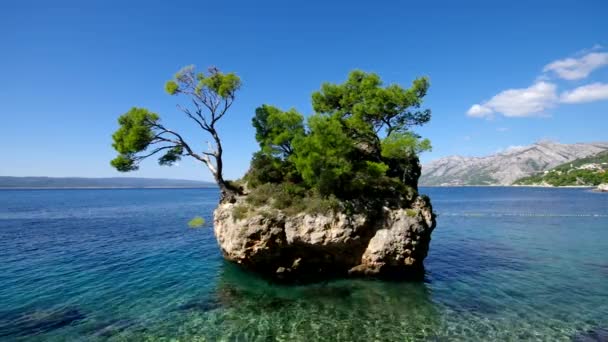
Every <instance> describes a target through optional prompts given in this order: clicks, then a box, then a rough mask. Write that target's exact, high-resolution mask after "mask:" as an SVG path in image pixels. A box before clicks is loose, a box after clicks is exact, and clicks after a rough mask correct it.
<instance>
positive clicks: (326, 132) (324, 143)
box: [291, 115, 354, 195]
mask: <svg viewBox="0 0 608 342" xmlns="http://www.w3.org/2000/svg"><path fill="white" fill-rule="evenodd" d="M308 126H309V127H310V133H309V134H308V135H306V136H300V137H297V138H296V139H294V141H293V145H294V149H295V150H296V153H295V154H294V156H293V158H291V160H292V161H293V162H294V164H295V166H296V169H297V170H298V172H299V173H300V174H301V175H302V179H303V180H304V182H305V183H306V184H307V185H308V186H310V187H315V186H317V187H318V188H319V190H320V191H321V193H322V194H324V195H329V194H331V193H332V192H333V191H335V190H336V188H338V187H339V186H340V184H341V183H342V182H343V181H345V178H346V177H347V176H348V174H349V173H350V172H351V171H352V160H351V158H349V156H350V153H351V152H352V151H353V149H354V143H353V141H352V139H350V138H349V137H348V135H347V134H346V132H345V131H344V129H343V126H342V123H341V122H340V121H339V120H338V119H336V118H334V117H328V116H322V115H313V116H311V117H310V119H309V120H308Z"/></svg>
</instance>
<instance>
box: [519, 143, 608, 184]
mask: <svg viewBox="0 0 608 342" xmlns="http://www.w3.org/2000/svg"><path fill="white" fill-rule="evenodd" d="M603 163H608V151H603V152H600V153H598V154H596V155H593V156H589V157H585V158H580V159H576V160H574V161H572V162H569V163H564V164H561V165H559V166H557V167H555V168H553V169H551V170H549V171H548V172H547V173H541V174H537V175H533V176H529V177H524V178H521V179H518V180H517V181H515V183H514V184H518V185H539V184H545V183H546V184H549V185H553V186H568V185H588V186H596V185H599V184H602V183H608V165H607V164H603ZM585 164H596V165H600V168H601V169H600V170H587V169H579V167H581V166H583V165H585Z"/></svg>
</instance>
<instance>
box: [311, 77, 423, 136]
mask: <svg viewBox="0 0 608 342" xmlns="http://www.w3.org/2000/svg"><path fill="white" fill-rule="evenodd" d="M429 85H430V83H429V80H428V78H425V77H423V78H418V79H416V80H414V82H413V83H412V86H411V88H409V89H404V88H402V87H401V86H399V85H396V84H392V85H389V86H386V87H383V84H382V80H381V79H380V77H379V76H378V75H377V74H374V73H366V72H363V71H360V70H355V71H353V72H351V73H350V74H349V76H348V79H347V81H346V82H345V83H343V84H330V83H324V84H323V85H322V86H321V90H320V91H318V92H315V93H313V95H312V104H313V108H314V110H315V111H316V112H317V113H323V114H329V115H333V116H337V117H339V118H341V119H342V120H344V123H345V124H346V126H347V127H348V128H350V129H351V130H352V131H354V133H355V134H357V135H359V137H360V138H370V137H371V138H373V136H375V133H377V132H378V131H379V130H380V129H381V128H385V129H386V133H387V135H390V134H391V133H392V132H403V131H406V130H407V129H408V127H410V126H415V125H422V124H425V123H427V122H428V121H429V120H430V119H431V112H430V110H428V109H427V110H419V108H420V106H421V104H422V98H423V97H424V96H425V95H426V92H427V90H428V88H429Z"/></svg>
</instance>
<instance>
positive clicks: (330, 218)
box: [214, 197, 435, 281]
mask: <svg viewBox="0 0 608 342" xmlns="http://www.w3.org/2000/svg"><path fill="white" fill-rule="evenodd" d="M243 203H244V197H239V198H237V199H236V201H235V202H234V203H227V202H224V203H220V205H219V206H218V208H217V209H216V210H215V212H214V231H215V235H216V238H217V241H218V243H219V246H220V248H221V250H222V253H223V254H224V257H225V258H226V259H228V260H230V261H233V262H235V263H237V264H240V265H242V266H244V267H245V268H247V269H250V270H253V271H255V272H258V273H261V274H263V275H266V276H269V277H271V278H275V279H280V280H286V281H300V280H303V281H306V280H315V279H318V278H322V279H325V278H328V277H342V276H353V277H355V276H373V277H416V276H420V275H421V274H422V271H423V269H424V267H423V260H424V258H425V257H426V255H427V252H428V249H429V243H430V240H431V232H432V231H433V229H434V228H435V216H434V214H433V212H432V207H431V203H430V201H429V200H428V198H426V197H417V198H416V199H415V201H414V202H413V204H412V205H411V208H407V209H402V208H399V209H389V208H386V207H384V208H382V209H381V210H379V211H378V212H375V213H366V214H353V215H346V214H344V213H329V214H306V213H301V214H297V215H286V214H285V213H283V212H282V211H280V210H276V209H271V208H270V207H261V208H257V209H256V210H255V211H254V212H251V213H249V214H248V215H246V217H243V218H240V217H239V218H237V217H235V212H237V210H235V208H236V207H237V206H239V205H242V204H243Z"/></svg>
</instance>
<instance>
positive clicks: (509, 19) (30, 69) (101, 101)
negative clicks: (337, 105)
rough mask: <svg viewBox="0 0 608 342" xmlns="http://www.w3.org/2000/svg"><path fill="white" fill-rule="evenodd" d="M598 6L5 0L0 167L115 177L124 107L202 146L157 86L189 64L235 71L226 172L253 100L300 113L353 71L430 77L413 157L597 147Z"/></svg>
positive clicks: (604, 78) (243, 139) (600, 87)
mask: <svg viewBox="0 0 608 342" xmlns="http://www.w3.org/2000/svg"><path fill="white" fill-rule="evenodd" d="M607 13H608V2H606V1H605V0H597V1H593V0H590V1H555V0H553V1H424V2H422V1H417V2H414V1H373V2H372V1H331V2H330V1H229V2H227V1H214V2H208V1H192V2H188V1H172V2H169V1H165V2H160V1H158V2H157V1H145V2H143V1H142V2H136V1H73V2H66V1H53V2H50V1H40V2H32V1H4V2H2V3H1V4H0V62H1V63H0V74H1V75H2V82H1V83H0V116H1V119H2V120H1V122H2V127H3V130H2V134H0V149H1V150H0V152H1V154H2V157H3V158H2V159H3V162H2V163H1V164H0V175H13V176H43V175H47V176H85V177H105V176H117V175H124V174H120V173H118V172H116V171H114V170H113V169H112V168H111V167H110V166H109V160H110V159H112V158H113V157H114V155H115V152H114V151H113V150H112V148H111V134H112V132H113V131H114V130H115V129H116V128H117V123H116V118H117V117H118V116H119V115H120V114H122V113H124V112H126V111H127V110H128V109H129V108H130V107H132V106H142V107H146V108H148V109H150V110H153V111H155V112H157V113H159V114H160V115H161V117H162V118H163V121H164V122H165V124H166V126H169V127H172V128H174V129H178V130H182V131H184V132H185V134H186V135H187V136H188V137H190V140H192V141H193V144H195V145H196V143H198V144H199V145H198V146H199V148H200V149H204V148H205V141H206V137H205V136H202V135H201V134H200V133H199V132H198V131H197V130H196V129H195V127H194V126H192V125H191V123H190V122H188V120H187V118H185V117H183V114H181V113H180V112H178V111H177V110H176V109H175V105H176V103H177V102H178V99H177V98H175V97H171V96H168V95H166V94H165V93H164V90H163V86H164V82H165V81H166V80H168V79H169V78H170V77H171V76H172V75H173V74H174V72H175V71H177V70H178V69H180V68H181V67H182V66H185V65H189V64H195V65H197V66H199V67H207V66H209V65H215V66H217V67H219V68H220V69H222V70H224V71H234V72H236V73H238V74H239V76H240V77H241V78H242V80H243V88H242V90H241V91H240V93H239V95H238V99H237V101H236V103H235V105H234V106H233V108H232V110H231V112H230V113H229V114H228V115H227V116H226V117H225V118H224V119H223V120H224V122H223V123H222V125H221V127H220V130H221V132H220V133H221V135H222V138H223V140H224V142H225V146H224V148H225V164H226V171H225V174H226V177H227V178H235V177H239V176H241V175H242V174H243V173H244V172H245V171H246V169H247V167H248V164H249V159H250V156H251V154H252V152H253V151H255V150H256V149H257V146H256V144H255V140H254V132H253V129H252V127H251V116H252V115H253V112H254V109H255V108H256V107H257V106H259V105H261V104H264V103H267V104H273V105H276V106H279V107H282V108H285V109H287V108H290V107H295V108H297V109H298V110H300V111H301V112H303V113H306V114H309V113H310V112H311V106H310V94H311V93H312V92H313V91H315V90H316V89H318V88H319V86H320V84H321V83H322V82H324V81H331V82H341V81H343V80H344V79H345V77H346V75H347V73H348V72H349V71H350V70H352V69H355V68H359V69H363V70H366V71H373V72H377V73H378V74H380V75H381V77H382V78H383V79H384V80H385V81H386V82H387V83H393V82H397V83H400V84H403V85H408V84H409V83H410V82H411V80H412V79H414V78H415V77H417V76H423V75H427V76H429V77H430V79H431V89H430V92H429V94H428V96H427V99H426V102H425V105H426V106H427V107H429V108H431V109H432V111H433V118H432V120H431V122H430V123H429V124H428V125H427V126H425V127H422V128H419V129H417V132H418V133H420V134H421V135H423V136H424V137H427V138H429V139H431V141H432V142H433V151H432V152H430V153H426V154H424V155H423V156H422V159H423V161H429V160H432V159H436V158H439V157H442V156H447V155H452V154H460V155H485V154H489V153H493V152H496V151H498V150H501V149H504V148H507V147H509V146H514V145H526V144H530V143H533V142H535V141H538V140H541V139H552V140H557V141H560V142H564V143H573V142H587V141H600V140H603V141H606V140H608V133H607V132H608V131H607V128H608V86H607V85H606V84H607V83H608V65H607V64H608V53H607V52H608V49H607V47H608V20H606V14H607ZM475 105H477V106H475ZM128 175H130V176H141V177H165V178H187V179H204V180H210V179H211V177H210V174H209V173H208V172H207V171H206V170H205V169H204V167H203V166H202V165H201V164H197V163H195V162H194V161H189V160H184V161H182V162H181V163H180V164H179V166H177V167H172V168H168V167H160V166H158V165H156V164H155V162H154V161H153V160H151V161H149V162H145V163H143V164H142V167H141V169H140V170H139V171H137V172H133V173H131V174H128Z"/></svg>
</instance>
